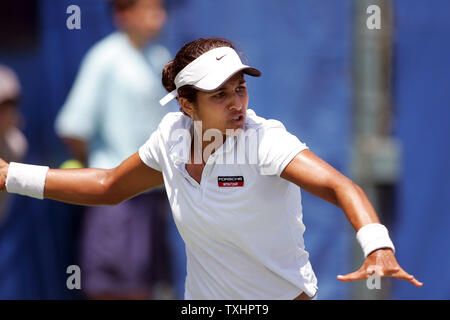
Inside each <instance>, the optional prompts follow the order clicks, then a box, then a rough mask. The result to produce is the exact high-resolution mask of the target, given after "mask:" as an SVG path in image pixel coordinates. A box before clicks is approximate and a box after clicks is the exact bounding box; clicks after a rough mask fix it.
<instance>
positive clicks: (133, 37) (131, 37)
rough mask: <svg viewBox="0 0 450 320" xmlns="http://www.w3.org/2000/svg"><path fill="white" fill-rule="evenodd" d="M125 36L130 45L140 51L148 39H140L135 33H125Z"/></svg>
mask: <svg viewBox="0 0 450 320" xmlns="http://www.w3.org/2000/svg"><path fill="white" fill-rule="evenodd" d="M126 34H127V36H128V39H129V40H130V42H131V44H132V45H133V46H134V47H135V48H137V49H142V48H144V47H145V46H146V45H147V44H148V43H149V39H148V38H146V37H142V36H140V35H139V34H137V33H133V32H126Z"/></svg>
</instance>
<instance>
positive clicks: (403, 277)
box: [393, 270, 423, 287]
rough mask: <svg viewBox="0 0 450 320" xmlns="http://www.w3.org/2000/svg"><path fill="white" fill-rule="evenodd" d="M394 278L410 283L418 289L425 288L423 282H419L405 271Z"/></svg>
mask: <svg viewBox="0 0 450 320" xmlns="http://www.w3.org/2000/svg"><path fill="white" fill-rule="evenodd" d="M393 276H394V277H396V278H397V279H401V280H406V281H409V282H411V283H412V284H413V285H415V286H417V287H421V286H423V283H422V282H420V281H419V280H417V279H416V278H415V277H414V276H413V275H410V274H409V273H407V272H406V271H405V270H401V271H400V272H399V273H398V274H396V275H393Z"/></svg>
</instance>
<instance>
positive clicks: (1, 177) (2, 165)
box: [0, 158, 9, 191]
mask: <svg viewBox="0 0 450 320" xmlns="http://www.w3.org/2000/svg"><path fill="white" fill-rule="evenodd" d="M8 168H9V164H8V163H7V162H6V161H4V160H3V159H2V158H0V191H3V190H5V189H6V175H7V173H8Z"/></svg>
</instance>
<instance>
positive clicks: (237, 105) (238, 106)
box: [228, 93, 244, 111]
mask: <svg viewBox="0 0 450 320" xmlns="http://www.w3.org/2000/svg"><path fill="white" fill-rule="evenodd" d="M243 107H244V103H243V101H242V99H241V97H240V96H239V94H237V93H235V94H234V95H233V98H232V99H231V101H230V104H229V105H228V109H229V110H230V111H232V110H235V111H240V110H242V108H243Z"/></svg>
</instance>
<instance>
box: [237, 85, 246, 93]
mask: <svg viewBox="0 0 450 320" xmlns="http://www.w3.org/2000/svg"><path fill="white" fill-rule="evenodd" d="M246 90H247V87H246V86H239V87H237V88H236V91H237V92H245V91H246Z"/></svg>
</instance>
